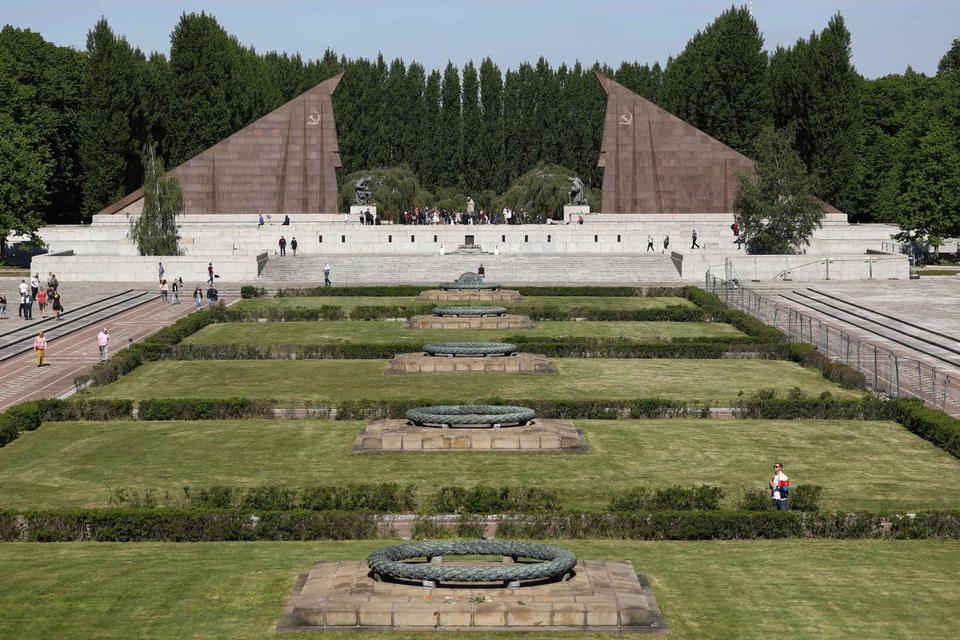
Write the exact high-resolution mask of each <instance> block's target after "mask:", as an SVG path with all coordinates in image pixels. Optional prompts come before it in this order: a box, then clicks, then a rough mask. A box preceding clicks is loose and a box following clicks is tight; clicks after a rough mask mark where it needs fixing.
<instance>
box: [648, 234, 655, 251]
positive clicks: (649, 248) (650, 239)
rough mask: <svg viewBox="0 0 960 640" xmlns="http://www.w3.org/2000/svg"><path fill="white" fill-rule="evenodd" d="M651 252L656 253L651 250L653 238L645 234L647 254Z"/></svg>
mask: <svg viewBox="0 0 960 640" xmlns="http://www.w3.org/2000/svg"><path fill="white" fill-rule="evenodd" d="M651 251H656V249H654V248H653V236H651V235H650V234H649V233H648V234H647V253H650V252H651Z"/></svg>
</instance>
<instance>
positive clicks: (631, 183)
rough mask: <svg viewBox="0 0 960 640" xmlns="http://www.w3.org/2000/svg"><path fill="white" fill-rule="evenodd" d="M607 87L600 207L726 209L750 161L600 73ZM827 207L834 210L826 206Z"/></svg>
mask: <svg viewBox="0 0 960 640" xmlns="http://www.w3.org/2000/svg"><path fill="white" fill-rule="evenodd" d="M597 79H598V80H599V81H600V84H601V85H602V86H603V90H604V91H605V92H606V93H607V112H606V116H605V118H604V122H603V143H602V145H601V147H600V160H599V162H598V166H601V167H603V190H602V194H603V205H602V207H601V211H602V212H603V213H666V214H671V213H680V214H697V213H730V212H732V211H733V201H734V198H735V197H736V188H737V172H738V171H744V170H747V171H750V170H752V169H753V161H752V160H750V158H747V157H746V156H744V155H743V154H741V153H739V152H737V151H734V150H733V149H731V148H730V147H728V146H727V145H725V144H723V143H722V142H720V141H719V140H715V139H713V138H711V137H710V136H708V135H707V134H705V133H704V132H702V131H700V130H699V129H697V128H696V127H694V126H693V125H690V124H688V123H686V122H684V121H683V120H681V119H680V118H678V117H676V116H675V115H673V114H671V113H669V112H668V111H666V110H664V109H661V108H660V107H658V106H657V105H655V104H653V103H652V102H650V101H649V100H647V99H645V98H643V97H641V96H639V95H637V94H636V93H634V92H632V91H630V90H629V89H627V88H626V87H624V86H623V85H622V84H620V83H618V82H615V81H614V80H611V79H610V78H607V77H606V76H604V75H602V74H600V73H597ZM824 211H826V212H827V213H839V211H838V210H837V209H835V208H834V207H831V206H830V205H827V204H824Z"/></svg>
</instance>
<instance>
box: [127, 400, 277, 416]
mask: <svg viewBox="0 0 960 640" xmlns="http://www.w3.org/2000/svg"><path fill="white" fill-rule="evenodd" d="M275 405H276V403H275V402H274V401H272V400H249V399H246V398H228V399H225V400H206V399H203V398H151V399H148V400H141V401H140V402H139V404H138V405H137V416H138V417H139V418H140V419H141V420H227V419H233V418H272V417H273V415H274V413H273V410H274V407H275Z"/></svg>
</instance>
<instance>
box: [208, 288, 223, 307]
mask: <svg viewBox="0 0 960 640" xmlns="http://www.w3.org/2000/svg"><path fill="white" fill-rule="evenodd" d="M219 298H220V294H219V292H218V291H217V288H216V287H214V286H213V285H210V288H209V289H207V308H208V309H213V305H215V304H217V300H218V299H219Z"/></svg>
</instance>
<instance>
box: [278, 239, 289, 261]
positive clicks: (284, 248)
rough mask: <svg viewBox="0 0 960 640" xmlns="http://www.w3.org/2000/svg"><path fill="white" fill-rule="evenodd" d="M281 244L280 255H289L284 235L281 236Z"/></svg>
mask: <svg viewBox="0 0 960 640" xmlns="http://www.w3.org/2000/svg"><path fill="white" fill-rule="evenodd" d="M279 244H280V255H281V256H285V255H287V239H286V238H284V237H283V236H280V242H279Z"/></svg>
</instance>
